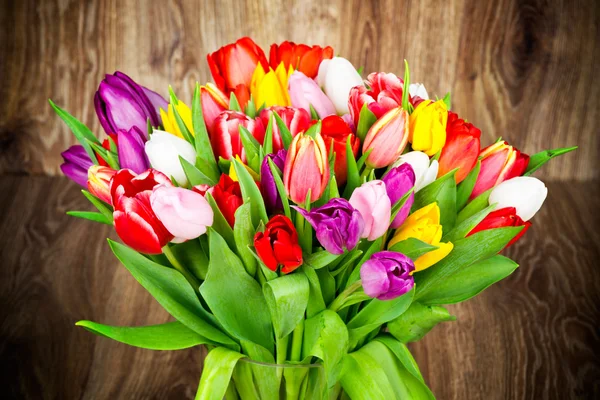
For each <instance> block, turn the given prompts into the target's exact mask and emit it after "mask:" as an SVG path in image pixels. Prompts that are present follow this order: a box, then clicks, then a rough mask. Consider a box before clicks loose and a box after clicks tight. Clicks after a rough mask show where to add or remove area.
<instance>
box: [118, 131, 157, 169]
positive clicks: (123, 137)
mask: <svg viewBox="0 0 600 400" xmlns="http://www.w3.org/2000/svg"><path fill="white" fill-rule="evenodd" d="M117 142H118V145H117V148H118V151H119V165H120V167H121V168H127V169H130V170H132V171H133V172H135V173H136V174H141V173H142V172H144V171H146V170H147V169H148V168H150V162H149V161H148V156H147V155H146V152H145V151H144V144H145V142H146V139H145V136H144V134H143V133H142V131H141V130H140V129H139V128H138V127H137V126H133V127H132V128H131V129H129V130H128V131H127V130H125V129H119V130H118V131H117Z"/></svg>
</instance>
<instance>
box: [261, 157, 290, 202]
mask: <svg viewBox="0 0 600 400" xmlns="http://www.w3.org/2000/svg"><path fill="white" fill-rule="evenodd" d="M286 156H287V151H286V150H285V149H281V150H279V151H278V152H277V153H276V154H267V156H266V157H265V158H264V159H263V161H262V163H261V165H260V190H261V192H262V195H263V199H264V200H265V207H266V208H267V211H276V210H282V209H283V203H282V202H281V197H280V196H279V191H278V190H277V185H276V184H275V178H273V174H272V173H271V168H270V167H269V159H271V160H273V163H274V164H275V165H276V166H277V167H278V168H279V169H280V170H283V167H284V165H285V158H286Z"/></svg>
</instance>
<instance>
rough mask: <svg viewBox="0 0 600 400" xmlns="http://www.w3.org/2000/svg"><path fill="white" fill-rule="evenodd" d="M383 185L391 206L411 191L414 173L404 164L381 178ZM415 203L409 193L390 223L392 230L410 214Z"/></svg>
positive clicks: (408, 165) (413, 183) (413, 196)
mask: <svg viewBox="0 0 600 400" xmlns="http://www.w3.org/2000/svg"><path fill="white" fill-rule="evenodd" d="M382 180H383V182H384V183H385V189H386V192H387V195H388V197H389V198H390V202H391V204H392V205H394V204H396V202H397V201H398V200H400V199H401V198H402V196H404V195H405V194H406V193H408V191H409V190H410V189H412V188H413V187H414V185H415V172H414V171H413V169H412V167H411V166H410V164H408V163H405V164H402V165H400V166H398V167H394V168H392V169H391V170H390V171H389V172H388V173H387V174H385V175H384V177H383V178H382ZM414 201H415V194H414V193H411V194H410V196H409V197H408V199H406V202H405V203H404V205H403V206H402V208H401V209H400V211H398V214H396V217H395V218H394V221H393V222H392V225H391V226H392V228H394V229H396V228H398V227H399V226H400V225H402V223H403V222H404V220H406V217H408V214H409V213H410V208H411V207H412V205H413V203H414Z"/></svg>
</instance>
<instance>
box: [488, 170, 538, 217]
mask: <svg viewBox="0 0 600 400" xmlns="http://www.w3.org/2000/svg"><path fill="white" fill-rule="evenodd" d="M547 195H548V188H547V187H546V185H544V182H542V181H540V180H539V179H537V178H533V177H531V176H518V177H516V178H512V179H509V180H507V181H504V182H502V183H501V184H499V185H498V186H496V187H495V188H494V189H493V190H492V193H490V199H489V204H490V205H491V204H494V203H496V209H500V208H505V207H514V208H515V209H516V210H517V215H518V216H519V217H521V219H522V220H523V221H529V220H530V219H531V218H533V216H534V215H535V213H536V212H538V210H539V209H540V208H541V207H542V204H544V200H546V196H547Z"/></svg>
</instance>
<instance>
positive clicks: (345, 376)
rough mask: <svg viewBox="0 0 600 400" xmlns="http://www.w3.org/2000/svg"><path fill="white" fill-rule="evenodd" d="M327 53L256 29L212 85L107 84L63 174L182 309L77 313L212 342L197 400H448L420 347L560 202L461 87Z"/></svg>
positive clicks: (175, 339)
mask: <svg viewBox="0 0 600 400" xmlns="http://www.w3.org/2000/svg"><path fill="white" fill-rule="evenodd" d="M333 54H334V52H333V49H332V48H331V47H324V48H322V47H320V46H312V47H311V46H307V45H304V44H294V43H290V42H283V43H281V44H279V45H277V44H273V45H272V46H271V49H270V55H269V59H268V60H267V57H266V56H265V54H264V53H263V51H262V50H261V49H260V47H259V46H257V45H256V44H255V43H254V42H253V41H252V40H251V39H250V38H242V39H240V40H238V41H237V42H235V43H233V44H229V45H227V46H225V47H223V48H221V49H219V50H217V51H216V52H214V53H212V54H209V55H208V56H207V59H208V64H209V67H210V71H211V73H212V76H213V78H214V80H215V84H211V83H208V84H206V85H205V86H200V85H198V84H196V87H195V90H194V91H193V97H192V98H191V103H190V102H188V103H187V104H186V102H184V101H183V100H181V99H180V98H178V97H177V96H176V95H175V93H174V92H173V90H169V101H167V100H166V99H165V98H163V97H162V96H161V95H159V94H158V93H156V92H154V91H152V90H149V89H147V88H145V87H143V86H141V85H139V84H138V83H136V82H135V81H133V80H132V79H131V78H130V77H128V76H127V75H125V74H123V73H121V72H116V73H115V74H113V75H106V77H105V79H104V80H102V82H101V83H100V86H99V88H98V91H97V92H96V94H95V97H94V105H95V109H96V113H97V115H98V118H99V120H100V124H101V125H102V127H103V128H104V130H105V131H106V134H107V136H106V138H105V139H104V140H103V141H100V140H99V139H98V138H97V137H96V135H94V134H93V133H92V132H91V131H90V130H89V129H88V128H87V127H86V126H85V125H83V124H82V123H81V122H79V121H78V120H77V119H75V118H74V117H73V116H71V115H69V114H68V113H67V112H66V111H64V110H62V109H61V108H59V107H58V106H56V105H55V104H54V103H52V102H51V105H52V107H53V108H54V110H55V111H56V112H57V113H58V115H59V116H60V117H61V118H62V119H63V120H64V121H65V122H66V124H67V125H68V126H69V128H70V129H71V130H72V131H73V133H74V134H75V136H76V138H77V139H78V140H79V142H80V144H79V145H76V146H72V147H71V148H69V149H68V150H67V151H65V152H64V153H63V154H62V155H63V157H64V160H65V162H64V164H63V165H62V166H61V168H62V171H63V172H64V174H65V175H67V176H68V177H70V178H71V179H73V180H74V181H75V182H77V183H79V184H80V185H81V186H83V187H85V188H87V190H83V194H84V195H85V196H86V197H87V199H89V201H90V202H91V203H92V204H93V205H94V206H95V207H96V208H97V210H98V211H97V212H96V211H94V212H88V211H72V212H69V214H70V215H73V216H76V217H81V218H86V219H89V220H92V221H96V222H99V223H104V224H110V225H114V227H115V230H116V233H117V235H118V236H119V238H120V239H121V241H122V242H123V244H120V243H117V242H113V241H110V240H109V245H110V247H111V249H112V251H113V252H114V253H115V255H116V256H117V258H118V259H119V260H120V261H121V262H122V263H123V265H124V266H125V267H126V268H127V269H128V270H129V272H131V274H132V275H133V276H134V277H135V279H136V280H137V281H138V282H139V283H140V284H141V285H142V286H143V287H144V288H146V289H147V290H148V291H149V292H150V293H151V294H152V295H153V296H154V298H155V299H156V300H157V301H158V302H159V303H160V304H161V305H162V306H163V307H164V308H165V309H166V310H167V311H168V312H169V313H170V314H171V315H172V316H173V317H174V319H175V320H174V321H173V322H169V323H166V324H161V325H154V326H142V327H119V326H108V325H103V324H100V323H97V322H92V321H80V322H78V323H77V325H80V326H83V327H84V328H86V329H88V330H90V331H92V332H94V333H97V334H99V335H102V336H105V337H109V338H112V339H114V340H117V341H120V342H123V343H127V344H129V345H132V346H137V347H142V348H147V349H155V350H177V349H183V348H189V347H192V346H197V345H206V346H207V348H208V355H207V357H206V360H205V362H204V367H203V371H202V376H201V378H200V385H199V388H198V392H197V397H196V398H197V399H222V398H223V397H224V396H225V397H226V398H227V399H243V400H245V399H275V398H286V399H338V398H339V399H347V398H352V399H395V398H397V399H413V398H414V399H421V398H433V395H432V393H431V391H430V390H429V389H428V388H427V386H426V384H425V382H424V380H423V377H422V376H421V374H420V372H419V369H418V367H417V365H416V363H415V361H414V359H413V358H412V356H411V354H410V352H409V350H408V348H407V347H406V343H408V342H412V341H416V340H419V339H420V338H421V337H423V335H425V334H426V333H427V332H428V331H429V330H431V329H432V328H433V327H434V326H435V325H436V324H438V323H440V322H443V321H451V320H453V319H454V317H453V316H452V315H450V314H449V312H448V311H447V310H446V309H445V308H444V307H443V305H445V304H452V303H457V302H461V301H464V300H467V299H469V298H471V297H473V296H475V295H476V294H478V293H479V292H481V291H482V290H483V289H485V288H486V287H488V286H489V285H491V284H493V283H495V282H497V281H499V280H500V279H503V278H505V277H506V276H508V275H509V274H510V273H512V272H513V271H514V270H515V269H516V268H517V264H516V263H515V262H513V261H512V260H510V259H508V258H506V257H504V256H502V255H499V254H498V253H499V252H501V251H502V250H503V249H505V248H506V247H508V246H510V245H511V244H513V243H514V242H515V241H516V240H518V239H519V238H520V237H521V236H522V235H523V234H524V233H525V231H526V230H527V229H528V228H529V227H530V226H531V222H530V220H531V218H532V217H533V216H534V214H535V213H536V212H537V211H538V210H539V209H540V207H541V206H542V203H543V201H544V199H545V198H546V194H547V189H546V187H545V185H544V184H543V183H542V182H541V181H540V180H538V179H536V178H534V177H532V176H531V174H532V173H533V172H534V171H536V170H537V169H538V168H539V167H541V166H542V165H543V164H544V163H545V162H547V161H548V160H550V159H551V158H552V157H554V156H557V155H560V154H563V153H566V152H568V151H571V150H573V149H574V148H562V149H555V150H547V151H542V152H540V153H537V154H535V155H533V156H531V157H530V156H528V155H527V154H524V153H522V152H520V151H519V150H517V149H516V148H515V147H513V146H511V145H509V144H508V143H507V142H506V141H504V140H501V139H499V140H498V141H497V142H496V143H493V144H491V145H489V146H487V147H485V148H483V149H481V144H480V135H481V132H480V130H479V129H477V127H475V126H474V125H473V124H472V123H470V122H467V121H466V120H464V119H463V118H461V117H459V116H458V115H457V114H456V113H455V112H453V111H451V110H452V107H451V103H450V94H449V93H448V94H447V95H446V96H445V97H443V98H441V99H437V100H434V99H430V98H429V96H428V93H427V91H426V89H425V87H424V86H423V85H421V84H411V83H410V82H409V70H408V65H407V64H406V63H405V71H404V77H403V79H401V78H399V77H397V76H396V75H394V74H391V73H383V72H375V73H371V74H370V75H368V77H367V78H366V80H364V79H363V78H362V77H361V75H360V73H359V72H357V70H356V69H354V67H353V66H352V64H351V63H350V62H349V61H348V60H346V59H344V58H341V57H334V56H333Z"/></svg>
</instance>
